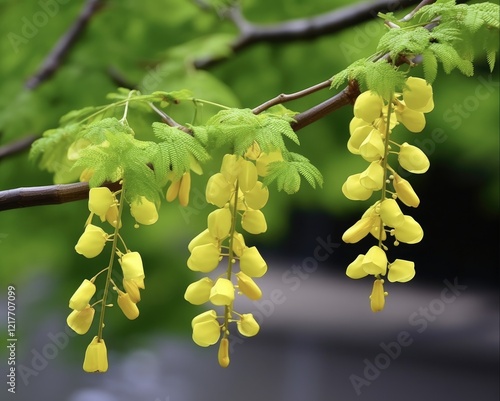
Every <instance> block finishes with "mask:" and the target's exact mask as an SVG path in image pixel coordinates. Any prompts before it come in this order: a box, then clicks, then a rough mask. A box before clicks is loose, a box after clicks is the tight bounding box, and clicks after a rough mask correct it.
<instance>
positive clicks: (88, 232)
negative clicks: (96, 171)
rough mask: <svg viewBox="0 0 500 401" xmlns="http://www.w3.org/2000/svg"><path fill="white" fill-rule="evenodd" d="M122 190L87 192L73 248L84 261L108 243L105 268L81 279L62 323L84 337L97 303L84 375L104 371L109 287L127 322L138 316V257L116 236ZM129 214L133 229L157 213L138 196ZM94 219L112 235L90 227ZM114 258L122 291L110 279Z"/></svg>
mask: <svg viewBox="0 0 500 401" xmlns="http://www.w3.org/2000/svg"><path fill="white" fill-rule="evenodd" d="M122 191H123V183H122V190H121V191H118V192H115V193H113V192H111V191H110V190H109V189H108V188H106V187H98V188H92V189H91V190H90V192H89V201H88V207H89V210H90V215H89V218H88V219H87V222H86V224H85V230H84V232H83V234H82V235H81V236H80V238H79V240H78V242H77V244H76V246H75V250H76V252H77V253H79V254H80V255H83V256H85V257H86V258H94V257H96V256H98V255H99V254H100V253H101V252H102V251H103V250H104V247H105V246H106V244H107V243H108V242H111V243H112V250H111V257H110V261H109V264H108V266H107V267H105V268H104V269H102V270H101V271H100V272H99V273H97V274H96V275H95V276H94V277H92V278H91V279H90V280H87V279H85V280H83V282H82V284H81V285H80V287H78V289H77V290H76V291H75V293H74V294H73V296H72V297H71V298H70V301H69V307H70V309H72V312H71V313H70V314H69V316H68V318H67V320H66V321H67V324H68V326H69V327H71V329H73V330H74V331H75V332H76V333H78V334H85V333H87V332H88V331H89V329H90V326H91V325H92V321H93V319H94V315H95V309H94V306H95V305H97V304H101V308H100V317H99V326H98V334H97V336H95V337H94V338H93V340H92V341H91V343H90V344H89V346H88V347H87V351H86V352H85V359H84V362H83V369H84V370H85V371H86V372H105V371H106V370H107V369H108V360H107V351H106V345H105V343H104V340H103V337H102V331H103V328H104V312H105V310H106V307H110V306H112V304H107V296H108V292H109V288H110V287H111V288H112V289H113V290H114V291H115V292H116V293H117V303H118V306H119V308H120V309H121V311H122V312H123V314H124V315H125V316H126V317H127V318H128V319H131V320H133V319H136V318H137V317H138V316H139V309H138V307H137V303H138V302H139V301H140V300H141V295H140V290H141V289H144V288H145V286H144V277H145V276H144V269H143V264H142V259H141V255H140V254H139V253H138V252H132V251H130V250H129V249H128V248H127V246H126V245H125V242H124V241H123V238H122V237H121V236H120V234H119V230H120V228H121V226H122V223H121V215H122V211H123V202H120V200H118V198H117V195H119V194H120V193H122ZM121 198H123V196H121ZM130 213H131V214H132V216H133V217H134V218H135V220H136V226H138V224H144V225H149V224H154V223H155V222H156V221H157V220H158V212H157V210H156V206H155V204H154V203H153V202H151V201H149V200H147V199H146V198H144V197H140V198H138V199H137V200H135V201H133V202H132V203H131V204H130ZM94 216H98V217H99V219H100V221H101V223H104V222H106V221H107V222H108V223H109V224H110V225H111V226H112V227H113V228H114V233H113V234H108V233H107V232H106V231H105V230H104V229H102V228H101V227H99V226H96V225H94V224H92V223H91V222H92V219H93V218H94ZM118 239H119V240H120V241H121V243H122V245H123V247H124V249H123V250H120V249H119V247H118ZM115 257H117V258H118V262H119V264H120V266H121V269H122V274H123V281H122V287H123V290H121V289H120V288H119V287H118V285H116V284H115V282H114V281H113V279H112V278H111V273H112V270H113V262H114V259H115ZM103 272H107V275H106V282H105V286H104V290H103V296H102V298H101V299H99V300H97V301H95V302H93V303H91V300H92V298H93V297H94V295H95V293H96V286H95V284H94V282H95V280H96V279H97V277H98V276H99V275H100V274H101V273H103Z"/></svg>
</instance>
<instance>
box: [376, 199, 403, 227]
mask: <svg viewBox="0 0 500 401" xmlns="http://www.w3.org/2000/svg"><path fill="white" fill-rule="evenodd" d="M379 213H380V218H381V219H382V221H383V222H384V224H385V225H387V226H389V227H400V226H401V225H403V224H404V220H405V219H404V215H403V212H402V211H401V209H400V208H399V205H398V203H397V202H396V200H395V199H392V198H390V199H384V200H383V201H382V202H381V203H380V209H379Z"/></svg>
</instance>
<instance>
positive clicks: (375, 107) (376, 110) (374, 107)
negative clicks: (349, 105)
mask: <svg viewBox="0 0 500 401" xmlns="http://www.w3.org/2000/svg"><path fill="white" fill-rule="evenodd" d="M382 107H384V101H383V99H382V98H381V97H380V96H379V95H377V94H376V93H375V92H372V91H366V92H363V93H361V94H360V95H359V96H358V97H357V99H356V102H355V103H354V115H355V116H356V117H358V118H361V119H362V120H364V121H366V122H367V123H371V122H373V121H374V120H375V119H376V118H377V117H379V116H380V114H381V113H382Z"/></svg>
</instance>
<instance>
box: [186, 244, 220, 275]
mask: <svg viewBox="0 0 500 401" xmlns="http://www.w3.org/2000/svg"><path fill="white" fill-rule="evenodd" d="M219 258H220V248H218V247H217V246H216V245H214V244H205V245H198V246H196V247H194V248H193V250H192V251H191V256H189V258H188V260H187V265H188V267H189V268H190V269H191V270H193V271H199V272H203V273H209V272H211V271H212V270H214V269H215V268H216V267H217V266H218V265H219Z"/></svg>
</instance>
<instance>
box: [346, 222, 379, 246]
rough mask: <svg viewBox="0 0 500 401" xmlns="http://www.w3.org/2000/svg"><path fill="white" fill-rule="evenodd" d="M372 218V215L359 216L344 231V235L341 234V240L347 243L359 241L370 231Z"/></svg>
mask: <svg viewBox="0 0 500 401" xmlns="http://www.w3.org/2000/svg"><path fill="white" fill-rule="evenodd" d="M374 220H375V219H374V218H373V217H363V218H361V219H360V220H358V221H357V222H356V223H354V225H353V226H351V227H349V228H348V229H347V230H346V231H345V233H344V235H342V240H343V241H344V242H345V243H348V244H354V243H356V242H358V241H361V240H362V239H363V238H365V237H366V236H367V235H368V234H369V233H370V230H371V229H372V227H373V223H374Z"/></svg>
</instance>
